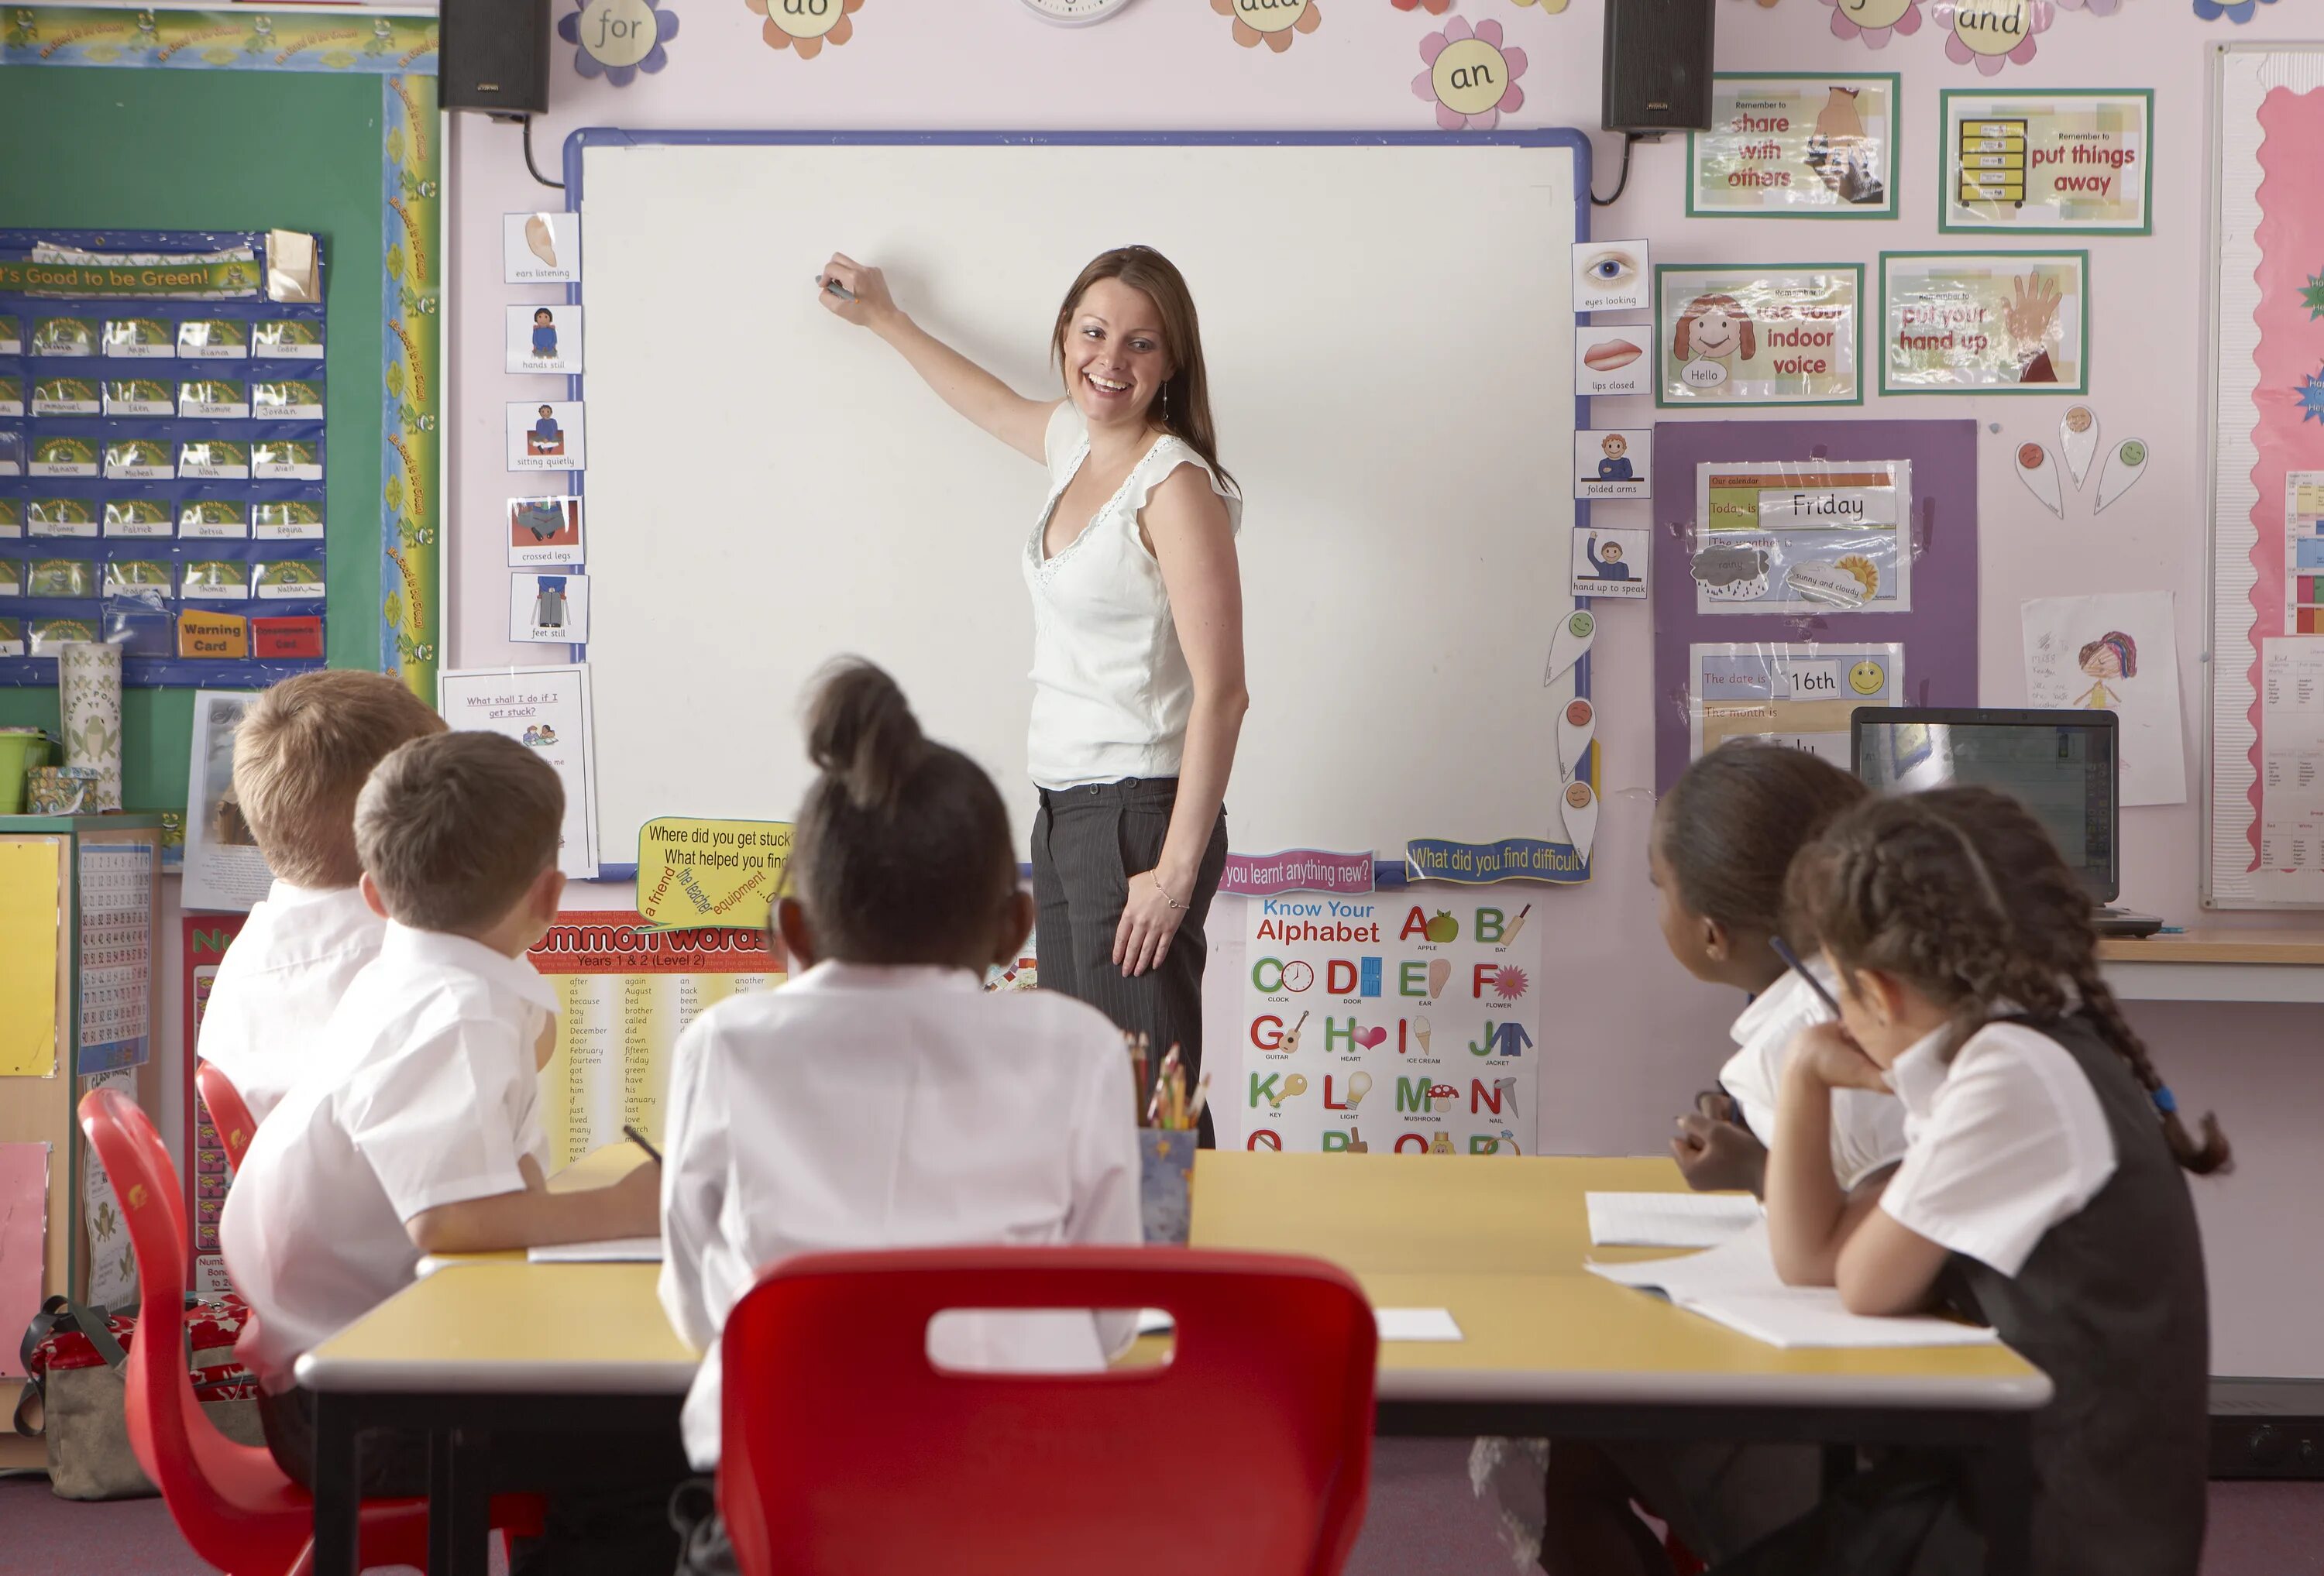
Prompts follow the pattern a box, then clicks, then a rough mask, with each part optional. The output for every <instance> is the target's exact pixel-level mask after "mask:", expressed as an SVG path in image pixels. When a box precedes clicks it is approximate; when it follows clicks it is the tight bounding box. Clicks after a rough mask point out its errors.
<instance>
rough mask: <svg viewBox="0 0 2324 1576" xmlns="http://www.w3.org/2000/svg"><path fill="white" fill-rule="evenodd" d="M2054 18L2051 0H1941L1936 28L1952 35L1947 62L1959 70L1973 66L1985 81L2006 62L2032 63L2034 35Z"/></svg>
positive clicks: (1947, 44)
mask: <svg viewBox="0 0 2324 1576" xmlns="http://www.w3.org/2000/svg"><path fill="white" fill-rule="evenodd" d="M2055 14H2056V13H2055V11H2054V9H2053V8H2052V5H2051V4H2050V0H1938V5H1937V6H1936V17H1937V25H1938V26H1939V27H1942V28H1946V29H1949V30H1950V32H1951V33H1952V36H1951V37H1950V38H1948V39H1947V40H1945V59H1947V60H1950V61H1951V62H1952V63H1953V64H1955V65H1956V66H1966V65H1969V64H1971V63H1972V62H1974V63H1975V65H1976V67H1977V69H1978V75H1979V76H1983V77H1991V76H1995V75H1997V73H1999V71H2000V70H2001V68H2002V66H2003V65H2004V63H2006V62H2007V61H2012V60H2014V61H2015V62H2016V63H2017V64H2018V65H2021V66H2022V65H2024V64H2025V63H2026V62H2027V61H2029V60H2032V59H2033V35H2034V34H2035V33H2038V32H2043V31H2045V30H2046V29H2047V28H2048V27H2049V25H2050V20H2051V18H2052V16H2053V15H2055Z"/></svg>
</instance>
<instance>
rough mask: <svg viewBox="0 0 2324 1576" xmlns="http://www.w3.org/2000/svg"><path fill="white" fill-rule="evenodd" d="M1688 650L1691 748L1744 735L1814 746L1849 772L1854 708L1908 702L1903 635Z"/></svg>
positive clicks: (1793, 745) (1809, 748)
mask: <svg viewBox="0 0 2324 1576" xmlns="http://www.w3.org/2000/svg"><path fill="white" fill-rule="evenodd" d="M1687 653H1688V658H1689V661H1688V666H1689V667H1690V668H1692V669H1693V673H1692V677H1693V681H1694V682H1693V685H1692V704H1691V705H1689V707H1688V720H1689V723H1690V726H1691V732H1692V737H1691V738H1690V740H1689V741H1688V742H1689V743H1690V745H1691V746H1692V754H1693V755H1701V753H1702V752H1703V751H1706V750H1716V749H1718V748H1719V747H1720V746H1721V745H1722V744H1730V743H1733V742H1737V741H1738V740H1741V741H1746V742H1751V743H1757V744H1781V745H1785V746H1788V747H1789V748H1791V749H1794V750H1807V751H1813V752H1814V753H1816V754H1818V755H1821V756H1822V757H1823V758H1824V759H1825V760H1829V761H1831V763H1832V764H1833V765H1834V766H1837V767H1839V768H1840V770H1843V771H1845V770H1848V767H1849V732H1850V727H1851V721H1850V720H1851V718H1853V716H1854V715H1855V713H1856V708H1857V707H1858V706H1897V705H1905V704H1906V701H1905V691H1904V643H1903V642H1902V641H1888V642H1886V643H1884V644H1879V645H1819V644H1815V643H1813V642H1808V643H1803V644H1799V645H1772V644H1771V645H1701V646H1690V647H1688V648H1687Z"/></svg>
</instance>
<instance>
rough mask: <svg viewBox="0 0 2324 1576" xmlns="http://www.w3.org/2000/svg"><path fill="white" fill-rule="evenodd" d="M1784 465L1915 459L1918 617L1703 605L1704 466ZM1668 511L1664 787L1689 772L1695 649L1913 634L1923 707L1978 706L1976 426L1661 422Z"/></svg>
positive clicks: (1661, 739)
mask: <svg viewBox="0 0 2324 1576" xmlns="http://www.w3.org/2000/svg"><path fill="white" fill-rule="evenodd" d="M1773 460H1794V461H1800V462H1803V463H1808V464H1831V463H1837V462H1840V461H1847V460H1858V461H1877V460H1910V461H1912V462H1913V502H1912V521H1913V524H1912V539H1911V540H1912V551H1913V555H1914V557H1913V611H1912V612H1911V613H1821V614H1816V615H1813V616H1807V617H1803V616H1801V615H1799V614H1797V613H1766V614H1761V615H1757V616H1754V615H1749V614H1744V615H1739V616H1735V615H1725V614H1722V615H1720V616H1719V617H1716V618H1707V617H1704V616H1703V615H1702V614H1701V613H1697V612H1696V611H1695V605H1694V601H1695V599H1694V578H1693V576H1692V575H1690V574H1688V573H1687V566H1688V565H1689V564H1690V563H1691V562H1692V558H1693V545H1694V534H1695V533H1694V479H1695V467H1696V466H1697V465H1708V464H1718V463H1729V464H1731V463H1734V462H1737V461H1745V462H1762V463H1764V462H1767V461H1773ZM1654 512H1655V526H1656V528H1657V534H1659V535H1660V536H1661V537H1662V540H1661V541H1660V542H1659V543H1657V544H1656V546H1655V555H1654V556H1655V576H1654V583H1655V792H1657V793H1665V792H1668V791H1669V788H1670V786H1671V784H1672V783H1674V782H1675V781H1676V780H1677V779H1678V774H1679V773H1680V772H1682V771H1683V770H1686V762H1687V748H1688V746H1687V715H1688V703H1689V701H1690V700H1691V699H1692V697H1691V696H1689V694H1688V687H1689V685H1690V684H1691V682H1692V677H1691V669H1690V666H1689V664H1688V661H1687V648H1688V647H1690V646H1694V645H1709V644H1712V643H1716V642H1722V641H1732V642H1735V643H1738V644H1746V645H1748V644H1752V643H1766V644H1769V645H1774V644H1779V643H1780V644H1796V643H1798V642H1800V641H1820V642H1835V643H1836V642H1842V641H1904V684H1905V689H1906V693H1907V694H1908V695H1909V696H1910V697H1911V701H1912V704H1913V705H1931V706H1973V705H1977V423H1976V422H1974V421H1851V420H1842V421H1834V420H1823V421H1658V422H1656V423H1655V496H1654ZM1665 566H1667V567H1665Z"/></svg>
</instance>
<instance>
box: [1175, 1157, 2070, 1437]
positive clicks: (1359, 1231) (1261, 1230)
mask: <svg viewBox="0 0 2324 1576" xmlns="http://www.w3.org/2000/svg"><path fill="white" fill-rule="evenodd" d="M1685 1188H1686V1184H1685V1183H1684V1182H1683V1180H1682V1179H1681V1178H1680V1176H1679V1173H1678V1167H1677V1166H1674V1165H1673V1164H1672V1163H1671V1162H1670V1161H1669V1160H1668V1159H1586V1158H1567V1157H1528V1158H1517V1157H1506V1158H1498V1159H1496V1158H1489V1157H1476V1156H1416V1155H1277V1154H1243V1153H1238V1152H1232V1151H1224V1150H1213V1151H1206V1152H1204V1153H1203V1154H1201V1155H1198V1156H1196V1157H1195V1160H1194V1230H1193V1235H1192V1241H1193V1243H1194V1246H1195V1247H1198V1248H1240V1249H1256V1250H1259V1251H1266V1252H1276V1253H1307V1254H1313V1255H1314V1256H1315V1257H1317V1258H1326V1259H1330V1260H1331V1261H1333V1263H1336V1264H1339V1265H1341V1266H1342V1267H1345V1268H1346V1269H1347V1270H1349V1272H1350V1273H1351V1274H1352V1275H1354V1276H1355V1277H1356V1279H1357V1281H1358V1282H1359V1283H1360V1284H1361V1285H1362V1286H1363V1288H1364V1293H1365V1295H1367V1296H1368V1297H1369V1298H1370V1299H1371V1302H1372V1304H1373V1305H1374V1306H1375V1307H1384V1308H1397V1307H1431V1308H1437V1307H1441V1308H1444V1309H1446V1310H1448V1311H1449V1312H1451V1313H1452V1319H1453V1322H1454V1323H1457V1324H1459V1325H1460V1326H1461V1331H1462V1336H1463V1339H1462V1340H1461V1341H1448V1342H1443V1343H1431V1342H1402V1341H1397V1342H1389V1343H1388V1344H1385V1345H1383V1346H1382V1347H1381V1348H1380V1367H1379V1396H1380V1397H1381V1399H1382V1400H1383V1401H1400V1400H1407V1399H1409V1400H1420V1401H1441V1400H1452V1399H1462V1400H1476V1401H1489V1402H1500V1401H1528V1402H1540V1403H1549V1402H1559V1401H1573V1402H1585V1401H1586V1402H1589V1403H1591V1404H1593V1405H1597V1404H1605V1403H1613V1402H1632V1403H1638V1404H1657V1403H1663V1402H1680V1403H1686V1404H1691V1405H1739V1404H1754V1405H1818V1406H1824V1407H1849V1406H1862V1405H1874V1404H1878V1405H1914V1406H1920V1407H1927V1408H1932V1409H1934V1408H1943V1409H1952V1410H1960V1411H2014V1412H2024V1411H2030V1410H2032V1409H2033V1408H2035V1407H2038V1406H2040V1405H2043V1403H2045V1402H2046V1401H2048V1400H2049V1398H2050V1381H2049V1379H2048V1378H2046V1377H2045V1376H2044V1375H2043V1373H2042V1372H2041V1371H2040V1370H2039V1369H2035V1368H2034V1367H2033V1366H2032V1365H2031V1364H2030V1363H2028V1362H2026V1361H2025V1360H2024V1359H2023V1358H2020V1357H2019V1356H2017V1355H2016V1354H2015V1352H2012V1351H2010V1350H2008V1349H2007V1348H2006V1347H2001V1346H1967V1347H1931V1348H1911V1347H1907V1348H1887V1349H1883V1350H1817V1349H1795V1350H1784V1349H1782V1348H1778V1347H1773V1346H1767V1345H1765V1344H1763V1343H1762V1342H1759V1341H1754V1340H1752V1339H1751V1338H1750V1337H1748V1336H1746V1335H1740V1334H1738V1333H1737V1332H1734V1331H1731V1330H1729V1329H1727V1328H1726V1327H1725V1326H1723V1325H1720V1324H1715V1323H1711V1321H1710V1320H1708V1319H1705V1318H1702V1317H1701V1316H1700V1315H1698V1314H1694V1313H1686V1312H1684V1311H1683V1310H1681V1309H1678V1308H1674V1307H1673V1306H1671V1305H1670V1304H1668V1303H1665V1302H1664V1301H1662V1300H1661V1299H1659V1298H1656V1297H1652V1296H1648V1295H1646V1294H1644V1293H1641V1292H1637V1291H1635V1290H1632V1289H1631V1288H1629V1287H1628V1286H1617V1285H1615V1284H1614V1283H1613V1282H1611V1281H1609V1280H1605V1279H1602V1278H1600V1276H1594V1275H1591V1274H1589V1273H1588V1272H1587V1271H1585V1270H1584V1269H1583V1268H1582V1262H1583V1260H1584V1259H1585V1258H1591V1257H1596V1258H1600V1259H1607V1260H1618V1259H1640V1258H1664V1257H1667V1256H1668V1253H1669V1249H1624V1248H1599V1249H1593V1248H1591V1245H1590V1225H1589V1219H1588V1215H1587V1212H1586V1208H1585V1205H1584V1203H1583V1195H1584V1194H1591V1193H1655V1192H1667V1193H1681V1192H1684V1191H1685Z"/></svg>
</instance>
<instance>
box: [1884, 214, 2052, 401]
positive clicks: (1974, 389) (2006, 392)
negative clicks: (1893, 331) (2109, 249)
mask: <svg viewBox="0 0 2324 1576" xmlns="http://www.w3.org/2000/svg"><path fill="white" fill-rule="evenodd" d="M1892 257H2033V258H2043V257H2071V258H2074V259H2076V260H2077V261H2078V262H2079V263H2080V266H2081V270H2082V363H2081V373H2082V375H2081V380H2080V382H2074V383H1960V384H1955V385H1953V386H1950V387H1947V388H1934V389H1925V388H1923V389H1892V388H1890V387H1889V386H1888V260H1889V259H1890V258H1892ZM1880 392H1881V395H1882V397H1884V398H1886V397H1888V396H1891V395H1894V396H1895V397H1897V398H1899V399H1903V398H1909V397H1911V396H1913V395H1916V394H1934V395H1937V396H1939V397H1942V396H1944V395H1947V394H1952V395H1960V394H1998V395H2001V396H2003V397H2004V398H2009V397H2014V396H2016V395H2020V394H2084V395H2087V394H2088V393H2089V392H2090V254H2089V252H2088V251H2080V250H2072V249H2067V250H2061V251H2043V250H2042V249H2041V248H2039V247H2033V246H2029V247H2024V248H2023V249H2020V250H2015V251H2011V250H2003V251H1999V252H1979V251H1969V252H1883V253H1881V254H1880Z"/></svg>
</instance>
